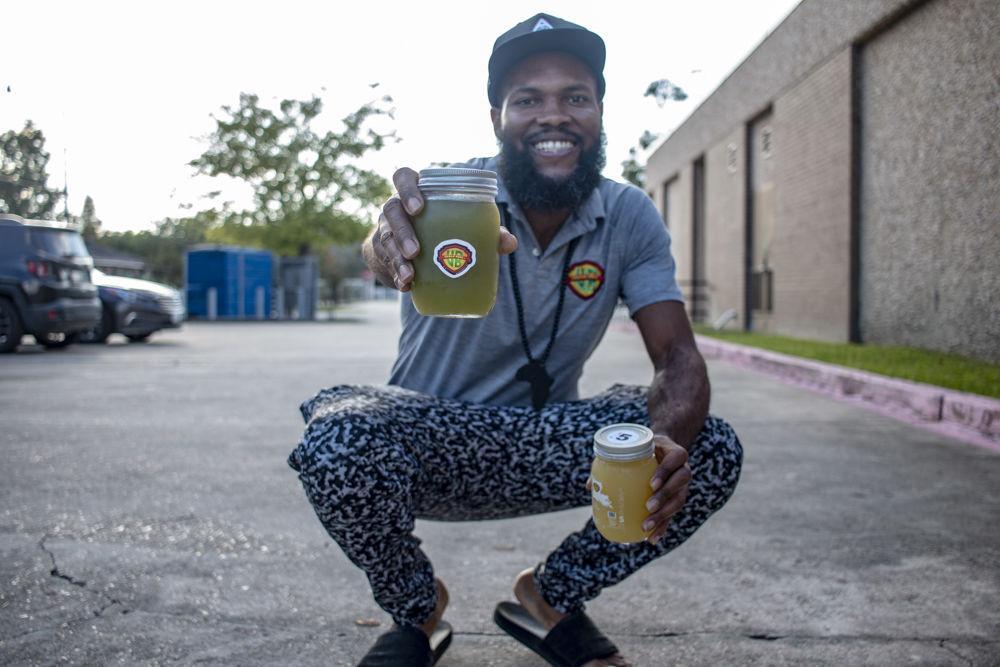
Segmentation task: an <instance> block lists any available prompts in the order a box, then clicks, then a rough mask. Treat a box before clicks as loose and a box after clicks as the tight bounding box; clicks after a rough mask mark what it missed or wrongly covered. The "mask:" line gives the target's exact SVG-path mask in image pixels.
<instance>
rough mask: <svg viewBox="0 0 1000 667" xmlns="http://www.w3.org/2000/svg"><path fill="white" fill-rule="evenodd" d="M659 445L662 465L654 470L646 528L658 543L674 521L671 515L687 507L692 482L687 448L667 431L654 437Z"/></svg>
mask: <svg viewBox="0 0 1000 667" xmlns="http://www.w3.org/2000/svg"><path fill="white" fill-rule="evenodd" d="M653 443H654V444H655V446H656V460H657V461H658V462H659V464H660V465H659V466H658V467H657V468H656V472H655V473H653V478H652V479H651V480H650V482H649V485H650V486H651V487H652V489H653V495H652V496H650V498H649V500H647V501H646V509H647V510H649V516H648V517H646V520H645V521H644V522H643V524H642V529H643V530H646V531H650V533H649V537H647V538H646V540H647V541H648V542H650V543H652V544H656V543H657V542H659V541H660V539H662V538H663V536H664V535H665V534H666V532H667V527H668V526H669V525H670V517H672V516H673V515H674V514H677V512H679V511H680V510H681V508H682V507H684V501H686V500H687V496H688V484H690V483H691V468H690V467H689V466H688V464H687V460H688V453H687V450H686V449H684V448H683V447H681V446H680V445H678V444H677V443H676V442H674V441H673V440H671V439H670V438H668V437H667V436H665V435H657V436H654V437H653Z"/></svg>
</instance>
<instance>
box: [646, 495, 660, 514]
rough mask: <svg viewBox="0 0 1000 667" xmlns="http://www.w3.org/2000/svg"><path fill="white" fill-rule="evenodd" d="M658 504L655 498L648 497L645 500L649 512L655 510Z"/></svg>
mask: <svg viewBox="0 0 1000 667" xmlns="http://www.w3.org/2000/svg"><path fill="white" fill-rule="evenodd" d="M659 506H660V503H659V501H657V500H656V498H650V499H649V500H647V501H646V509H647V510H649V511H650V512H655V511H656V508H657V507H659Z"/></svg>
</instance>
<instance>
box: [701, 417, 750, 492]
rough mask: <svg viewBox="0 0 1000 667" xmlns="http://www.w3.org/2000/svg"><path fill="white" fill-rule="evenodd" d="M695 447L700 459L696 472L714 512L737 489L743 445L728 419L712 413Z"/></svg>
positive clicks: (741, 464)
mask: <svg viewBox="0 0 1000 667" xmlns="http://www.w3.org/2000/svg"><path fill="white" fill-rule="evenodd" d="M696 446H697V448H698V452H697V456H698V458H699V459H700V460H699V462H698V464H697V468H698V469H697V472H696V475H697V477H698V483H699V485H700V486H702V487H703V491H704V494H705V500H706V502H707V503H708V504H709V505H710V506H711V511H712V512H715V511H717V510H719V509H721V508H722V506H723V505H725V504H726V501H728V500H729V498H730V496H732V495H733V492H734V491H735V490H736V484H737V483H738V482H739V479H740V470H741V469H742V468H743V445H742V443H740V439H739V437H738V436H737V435H736V431H735V430H734V429H733V427H732V426H730V424H729V423H728V422H726V421H725V420H724V419H720V418H718V417H714V416H711V415H709V417H708V418H707V419H706V420H705V425H704V427H702V430H701V433H699V434H698V439H697V441H696ZM693 472H694V471H693Z"/></svg>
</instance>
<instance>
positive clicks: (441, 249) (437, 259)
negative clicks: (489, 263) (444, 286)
mask: <svg viewBox="0 0 1000 667" xmlns="http://www.w3.org/2000/svg"><path fill="white" fill-rule="evenodd" d="M434 264H435V266H437V267H438V268H439V269H441V273H443V274H444V275H446V276H448V277H449V278H460V277H462V276H464V275H465V274H466V273H468V272H469V269H471V268H472V267H474V266H475V265H476V249H475V248H474V247H472V245H471V244H470V243H467V242H466V241H463V240H462V239H447V240H444V241H441V243H438V244H437V246H436V247H435V248H434Z"/></svg>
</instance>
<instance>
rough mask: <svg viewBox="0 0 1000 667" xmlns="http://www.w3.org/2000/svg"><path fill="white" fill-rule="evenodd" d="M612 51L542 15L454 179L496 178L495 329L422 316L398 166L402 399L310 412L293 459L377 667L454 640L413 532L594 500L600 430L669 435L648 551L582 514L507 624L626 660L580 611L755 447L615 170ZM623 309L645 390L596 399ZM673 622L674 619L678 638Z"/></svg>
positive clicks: (633, 196)
mask: <svg viewBox="0 0 1000 667" xmlns="http://www.w3.org/2000/svg"><path fill="white" fill-rule="evenodd" d="M604 59H605V47H604V42H603V40H601V38H600V37H599V36H597V35H596V34H594V33H592V32H590V31H588V30H586V29H584V28H582V27H580V26H578V25H576V24H573V23H570V22H568V21H564V20H562V19H559V18H557V17H554V16H550V15H548V14H538V15H536V16H534V17H532V18H530V19H528V20H527V21H525V22H523V23H520V24H518V25H517V26H515V27H514V28H512V29H511V30H509V31H508V32H506V33H504V34H503V35H501V36H500V38H498V39H497V41H496V44H495V45H494V48H493V54H492V56H491V58H490V62H489V84H488V87H487V92H488V97H489V101H490V106H491V108H490V115H491V119H492V123H493V130H494V133H495V135H496V137H497V141H498V142H499V144H500V153H499V155H497V156H495V157H492V158H479V159H475V160H471V161H469V162H466V163H462V164H461V165H457V166H465V167H471V168H476V169H488V170H491V171H496V172H497V173H498V174H499V193H498V195H497V198H496V202H497V206H498V207H499V209H500V211H501V216H502V220H503V223H504V226H503V229H502V231H501V236H500V248H499V251H500V253H501V254H503V255H506V257H507V260H506V261H502V262H501V263H500V283H499V284H500V289H499V292H498V295H497V302H496V305H495V307H494V309H493V311H492V312H491V313H490V314H489V315H488V316H486V317H484V318H481V319H444V318H429V317H421V316H420V315H418V314H417V313H416V311H415V310H414V308H413V304H412V302H411V300H410V297H409V294H408V292H409V288H410V284H411V282H412V280H413V266H412V264H411V260H412V259H414V258H415V257H416V256H417V255H418V254H419V253H420V252H422V249H421V248H420V246H419V243H418V241H417V239H416V237H415V235H414V232H413V226H412V222H411V216H415V215H416V214H417V213H419V212H420V210H421V209H422V207H423V198H422V196H421V194H420V190H419V188H418V187H417V174H416V172H414V171H412V170H410V169H401V170H399V171H397V172H396V174H395V175H394V179H393V180H394V182H395V185H396V189H397V195H396V196H394V197H393V198H391V199H390V200H389V201H388V202H387V203H386V204H385V206H384V207H383V213H382V215H381V216H380V218H379V221H378V225H377V226H376V227H375V229H374V230H373V232H372V234H371V236H369V238H368V240H367V241H366V242H365V245H364V255H365V258H366V261H367V262H368V265H369V266H370V267H371V268H372V270H373V271H374V272H375V273H376V274H377V275H378V276H379V279H380V280H381V281H382V282H384V283H385V284H387V285H395V286H396V287H397V288H398V289H399V290H400V291H401V292H403V296H402V325H403V326H402V334H401V336H400V341H399V354H398V356H397V358H396V362H395V364H394V366H393V369H392V374H391V377H390V378H389V386H338V387H333V388H330V389H326V390H324V391H322V392H320V393H319V394H317V395H316V396H315V397H314V398H313V399H311V400H310V401H307V402H306V403H305V404H303V406H302V413H303V415H304V416H305V418H306V421H307V423H308V426H307V428H306V431H305V434H304V435H303V438H302V441H301V442H300V444H299V446H298V447H297V448H296V449H295V451H293V452H292V454H291V456H290V457H289V463H290V465H291V466H292V467H293V468H294V469H295V470H296V471H298V473H299V478H300V480H301V481H302V484H303V486H304V488H305V490H306V493H307V496H308V497H309V500H310V502H311V503H312V505H313V507H314V509H315V510H316V513H317V515H318V516H319V519H320V521H322V523H323V525H324V527H325V528H326V530H327V531H328V532H329V534H330V535H331V537H332V538H333V539H334V540H335V541H336V542H337V543H338V544H339V545H340V547H341V548H342V549H343V550H344V552H345V553H346V554H347V556H348V557H349V558H350V559H351V561H352V562H354V563H355V564H356V565H358V566H359V567H360V568H362V569H363V570H364V572H365V574H366V575H367V576H368V580H369V582H370V583H371V586H372V592H373V593H374V596H375V600H376V601H377V602H378V604H379V605H380V606H381V607H382V608H383V609H384V610H385V611H386V612H388V613H389V614H390V615H391V616H392V618H393V620H394V621H395V624H396V625H395V627H394V628H393V629H392V630H390V631H389V632H387V633H385V634H384V635H382V636H381V637H380V638H379V640H378V642H377V643H376V645H375V646H374V647H373V648H372V649H371V651H369V653H368V655H366V656H365V658H364V659H363V660H362V662H361V664H362V665H363V666H367V667H372V666H376V665H382V666H386V667H387V666H390V665H391V666H393V667H399V666H401V665H403V666H408V665H422V666H423V665H431V664H434V663H435V662H436V661H437V659H438V658H439V657H440V656H441V654H442V653H443V651H444V650H445V648H447V646H448V645H449V643H450V641H451V626H450V625H449V624H448V623H447V622H446V621H444V620H443V618H442V617H443V615H444V612H445V608H446V606H447V603H448V593H447V589H446V588H445V586H444V583H443V581H442V580H441V578H440V577H435V575H434V570H433V568H432V566H431V563H430V562H429V561H428V559H427V557H426V555H425V554H424V552H423V551H422V550H421V549H420V540H419V539H417V538H416V537H415V536H414V535H413V527H414V520H415V519H416V518H426V519H436V520H443V521H462V520H484V519H496V518H505V517H515V516H524V515H527V514H535V513H541V512H551V511H556V510H562V509H568V508H572V507H581V506H587V505H589V504H590V502H591V491H590V489H589V488H588V474H589V470H590V463H591V459H592V446H593V435H594V433H595V432H596V431H597V430H598V429H599V428H601V427H603V426H606V425H608V424H614V423H620V422H632V423H641V424H645V425H648V426H650V427H651V428H652V429H653V431H654V433H655V434H656V435H655V443H656V446H657V459H658V462H659V465H658V468H657V470H656V473H655V474H654V475H653V477H652V479H650V480H649V484H650V488H649V493H651V494H652V495H651V497H650V500H649V502H648V503H647V509H648V511H649V515H648V516H647V517H646V519H645V523H644V529H645V530H647V531H649V537H648V539H647V540H646V541H644V542H640V543H637V544H616V543H612V542H609V541H607V540H605V539H604V537H602V536H601V534H600V533H599V532H598V531H597V529H596V528H595V526H594V522H593V520H587V521H586V522H585V523H584V524H583V525H582V526H581V527H580V529H579V530H578V531H577V532H574V533H572V534H570V535H568V536H567V537H566V538H565V540H564V541H563V542H562V543H561V544H560V545H559V546H558V547H557V548H556V549H555V550H554V551H553V552H552V553H551V554H549V555H548V557H547V558H546V559H545V560H544V561H543V562H541V563H538V564H537V565H535V566H534V567H532V568H529V569H526V570H524V571H523V572H521V573H520V574H519V575H516V577H514V579H513V592H514V596H515V597H516V598H517V602H516V603H514V602H501V603H500V604H499V605H498V606H497V608H496V610H495V613H494V619H495V620H496V622H497V624H498V625H500V627H501V628H503V629H504V630H505V631H506V632H507V633H509V634H510V635H511V636H513V637H514V638H515V639H517V640H518V641H520V642H522V643H523V644H525V645H526V646H528V647H529V648H531V649H532V650H533V651H535V652H536V653H538V654H539V655H541V656H542V657H544V658H545V659H546V660H548V661H549V662H550V663H551V664H553V665H567V666H574V667H575V666H577V665H588V666H590V667H594V666H599V665H625V664H628V663H627V661H626V660H625V658H624V657H623V656H622V655H621V654H620V653H619V652H618V649H617V648H616V646H615V645H614V644H613V643H611V641H610V640H608V639H607V638H606V637H605V636H604V635H603V634H602V633H601V632H600V631H599V630H598V629H597V628H596V626H595V625H594V624H593V623H592V622H591V621H590V619H589V617H588V616H587V615H586V614H585V612H584V604H585V603H586V602H587V601H589V600H592V599H594V598H595V597H597V596H598V595H599V594H600V592H601V591H602V590H603V589H604V588H606V587H608V586H612V585H614V584H617V583H619V582H621V581H622V580H624V579H626V578H627V577H628V576H629V575H630V574H632V573H634V572H635V571H637V570H638V569H639V568H640V567H643V566H645V565H647V564H649V563H651V562H653V561H654V560H656V559H657V558H659V557H661V556H663V555H665V554H667V553H669V552H670V551H672V550H673V549H674V548H676V547H677V546H678V545H680V544H681V543H683V542H684V541H685V540H686V539H687V538H688V537H690V536H691V535H692V534H693V533H694V532H695V531H696V530H697V529H698V528H699V527H700V526H701V525H702V524H703V523H704V522H705V521H706V520H707V519H708V517H709V516H711V514H712V513H714V512H715V511H717V510H718V509H719V508H721V507H722V506H723V505H724V504H725V503H726V501H727V500H728V499H729V497H730V496H731V495H732V493H733V490H734V489H735V486H736V483H737V480H738V478H739V471H740V466H741V463H742V447H741V445H740V442H739V439H738V438H737V437H736V434H735V433H734V432H733V430H732V428H731V427H730V426H729V425H728V424H727V423H726V422H724V421H723V420H721V419H718V418H717V417H714V416H711V415H709V414H708V406H709V385H708V377H707V374H706V369H705V363H704V361H703V360H702V358H701V355H700V354H699V353H698V350H697V348H696V346H695V342H694V336H693V335H692V333H691V327H690V324H689V322H688V319H687V315H686V313H685V310H684V306H683V303H682V301H681V293H680V290H679V289H678V287H677V282H676V279H675V275H674V274H675V271H674V262H673V258H672V257H671V254H670V239H669V236H668V234H667V232H666V229H665V228H664V226H663V223H662V221H661V220H660V217H659V215H658V213H657V211H656V209H655V207H654V206H653V205H652V203H651V202H650V201H649V199H648V198H647V197H646V196H645V194H643V193H642V192H641V191H640V190H638V189H636V188H634V187H632V186H629V185H625V184H622V183H617V182H614V181H611V180H609V179H606V178H602V177H601V169H602V168H603V166H604V141H603V138H604V137H603V130H602V117H603V113H604V107H603V101H602V100H603V97H604V89H605V82H604V77H603V68H604ZM619 300H621V301H623V302H624V303H625V305H626V306H627V307H628V309H629V313H630V315H631V316H632V318H633V319H634V320H635V322H636V324H637V325H638V328H639V330H640V332H641V334H642V340H643V343H644V345H645V348H646V351H647V353H648V354H649V358H650V361H651V370H652V373H653V378H652V381H651V383H650V385H649V386H648V387H646V386H642V387H636V386H624V385H614V386H613V387H611V388H610V389H608V390H607V391H605V392H603V393H601V394H599V395H597V396H594V397H590V398H586V399H582V400H581V399H580V396H579V393H578V388H577V383H578V381H579V378H580V375H581V374H582V372H583V365H584V363H585V362H586V360H587V359H588V358H589V356H590V354H591V353H592V352H593V351H594V349H595V348H596V347H597V344H598V343H599V342H600V340H601V338H602V337H603V335H604V332H605V330H606V329H607V327H608V324H609V323H610V321H611V318H612V315H613V314H614V310H615V307H616V305H617V304H618V302H619ZM688 566H689V565H688V564H686V563H684V561H683V558H680V559H678V560H676V561H675V562H674V563H673V564H672V567H674V568H677V567H688ZM663 572H664V576H666V575H667V572H668V570H667V568H664V570H663ZM648 595H653V596H655V595H656V591H652V592H649V593H647V597H648ZM674 620H675V619H673V618H664V619H662V623H663V625H664V628H667V627H669V624H670V623H671V622H673V621H674Z"/></svg>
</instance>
